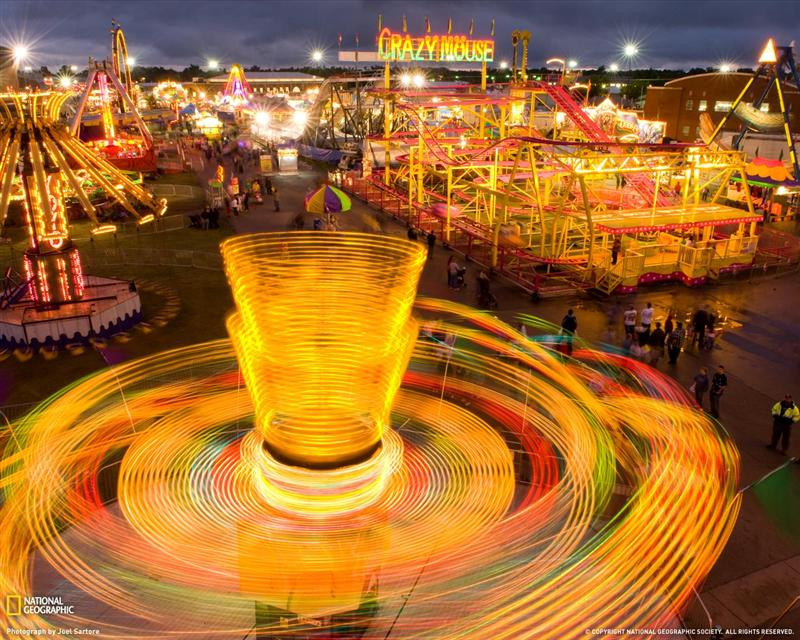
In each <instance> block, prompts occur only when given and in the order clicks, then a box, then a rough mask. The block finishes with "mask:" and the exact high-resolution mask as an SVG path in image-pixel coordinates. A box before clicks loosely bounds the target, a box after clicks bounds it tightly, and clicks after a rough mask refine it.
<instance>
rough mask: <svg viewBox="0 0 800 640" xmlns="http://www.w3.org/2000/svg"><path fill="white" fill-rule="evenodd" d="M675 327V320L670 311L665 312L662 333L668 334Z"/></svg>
mask: <svg viewBox="0 0 800 640" xmlns="http://www.w3.org/2000/svg"><path fill="white" fill-rule="evenodd" d="M674 328H675V322H674V320H673V318H672V313H669V314H667V319H666V320H665V321H664V333H666V334H667V335H669V334H670V333H672V330H673V329H674Z"/></svg>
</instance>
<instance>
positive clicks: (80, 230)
mask: <svg viewBox="0 0 800 640" xmlns="http://www.w3.org/2000/svg"><path fill="white" fill-rule="evenodd" d="M178 186H180V185H178ZM113 224H114V225H115V226H116V227H117V230H116V231H115V232H114V235H116V236H117V237H123V236H135V235H149V234H152V233H164V232H166V231H178V230H180V229H184V228H186V227H188V226H189V218H188V217H187V216H186V215H185V214H176V215H173V216H164V217H162V218H159V219H158V220H154V221H153V222H148V223H147V224H144V225H140V224H139V223H138V222H136V221H135V220H131V221H128V222H115V223H113ZM92 237H93V236H92V234H91V230H90V228H89V227H87V226H84V225H81V226H76V227H73V228H72V239H73V240H87V239H90V238H92Z"/></svg>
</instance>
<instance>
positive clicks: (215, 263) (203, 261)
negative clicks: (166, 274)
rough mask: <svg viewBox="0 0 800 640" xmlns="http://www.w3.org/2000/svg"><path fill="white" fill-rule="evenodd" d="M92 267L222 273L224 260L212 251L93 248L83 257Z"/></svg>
mask: <svg viewBox="0 0 800 640" xmlns="http://www.w3.org/2000/svg"><path fill="white" fill-rule="evenodd" d="M81 257H82V259H83V261H84V263H85V264H86V265H87V266H89V267H93V266H114V265H134V266H143V267H188V268H191V269H204V270H207V271H222V270H223V263H222V256H221V255H220V254H219V253H212V252H210V251H193V250H191V249H160V248H155V247H136V248H121V247H109V248H104V249H95V250H92V249H91V248H90V249H88V250H84V251H83V252H82V253H81Z"/></svg>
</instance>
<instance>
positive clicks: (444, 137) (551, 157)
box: [341, 77, 760, 293]
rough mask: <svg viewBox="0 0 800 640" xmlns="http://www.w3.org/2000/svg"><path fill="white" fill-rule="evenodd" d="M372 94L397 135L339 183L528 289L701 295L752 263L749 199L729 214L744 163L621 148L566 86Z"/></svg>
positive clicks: (370, 148) (386, 137) (694, 153)
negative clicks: (697, 288)
mask: <svg viewBox="0 0 800 640" xmlns="http://www.w3.org/2000/svg"><path fill="white" fill-rule="evenodd" d="M370 93H371V94H372V95H373V96H375V97H378V98H380V100H381V102H382V103H383V106H384V108H385V109H386V111H384V112H383V113H384V115H385V123H386V124H387V125H388V126H385V127H384V131H382V132H379V133H375V134H372V135H370V136H367V137H366V141H365V159H366V160H365V164H366V165H367V169H366V171H364V172H363V174H362V175H358V174H356V173H353V172H350V173H348V174H345V175H343V176H341V182H342V185H343V186H344V187H345V188H348V189H350V190H351V191H352V192H354V193H355V194H356V195H359V196H361V197H363V198H365V199H367V200H368V201H370V202H372V203H374V204H377V205H378V206H380V207H383V208H385V209H387V210H389V211H390V212H391V213H392V214H393V215H395V216H397V217H399V218H400V219H402V220H403V221H405V222H406V223H407V224H410V225H413V226H415V227H419V228H421V229H424V230H426V231H433V232H434V233H436V234H437V235H438V236H439V237H440V238H441V240H442V242H444V243H446V244H448V245H450V246H451V247H453V248H455V249H457V250H458V251H461V252H463V253H464V254H465V255H466V256H467V257H468V258H469V259H471V260H474V261H476V262H478V263H480V264H482V265H484V266H485V267H487V268H490V269H492V270H494V271H495V272H497V273H500V274H501V275H503V276H505V277H507V278H509V279H511V280H512V281H514V282H516V283H517V284H519V285H520V286H521V287H523V288H525V289H526V290H528V291H531V292H541V291H543V290H544V289H547V288H549V289H552V290H560V289H567V290H572V289H574V288H596V289H599V290H601V291H604V292H607V293H611V292H625V291H632V290H634V289H635V288H636V287H637V286H638V285H640V284H645V283H648V282H654V281H660V280H679V281H682V282H684V283H686V284H687V285H690V286H692V285H697V284H701V283H704V282H707V281H708V280H712V279H716V278H718V277H719V275H720V273H723V272H726V271H732V270H736V269H740V268H744V267H747V266H749V265H751V264H752V262H753V258H754V254H755V250H756V246H757V241H758V239H757V236H756V223H757V222H758V221H759V220H760V216H759V215H757V214H756V213H755V210H754V208H753V203H752V201H751V199H750V198H749V194H748V195H747V198H746V199H745V203H744V204H745V206H746V209H745V210H742V209H737V208H733V207H730V206H727V205H725V204H722V200H723V198H724V196H725V193H726V191H725V190H726V188H727V185H728V183H729V181H730V179H731V178H739V179H744V176H745V160H744V156H743V155H742V154H740V153H738V152H736V151H728V150H723V149H712V148H707V147H704V146H696V145H690V144H660V143H658V144H654V143H641V142H636V143H631V142H628V141H624V142H623V141H622V140H620V139H617V138H615V137H614V136H612V135H610V134H608V133H607V132H606V131H605V130H603V129H602V128H601V127H600V126H599V125H598V124H597V123H596V122H595V121H594V120H593V119H592V118H591V117H590V116H589V115H588V114H587V113H586V111H585V110H584V109H583V108H582V107H581V106H580V104H579V103H578V102H577V100H576V99H575V98H574V97H573V95H572V93H571V92H570V90H569V89H568V88H567V87H566V86H563V85H562V84H561V78H547V77H545V78H543V79H542V80H537V81H531V80H528V81H519V82H516V83H512V84H509V85H495V86H489V87H488V88H487V89H486V90H485V91H482V90H478V88H477V87H469V88H466V89H461V90H452V89H448V90H438V91H437V90H415V91H406V90H403V89H400V88H395V87H391V88H389V89H386V88H384V89H372V90H371V91H370ZM376 149H377V150H378V151H377V152H375V150H376ZM371 155H372V156H377V157H370V156H371ZM381 165H382V166H381Z"/></svg>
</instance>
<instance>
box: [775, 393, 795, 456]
mask: <svg viewBox="0 0 800 640" xmlns="http://www.w3.org/2000/svg"><path fill="white" fill-rule="evenodd" d="M798 420H800V409H798V408H797V405H796V404H795V403H794V402H793V401H792V396H791V395H790V394H788V393H787V394H786V395H785V396H784V397H783V400H781V401H780V402H776V403H775V405H774V406H773V407H772V442H770V443H769V444H768V445H767V449H774V448H775V447H777V446H778V440H781V453H784V454H785V453H786V451H787V450H788V449H789V436H790V435H791V434H792V425H793V424H794V423H795V422H797V421H798Z"/></svg>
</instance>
